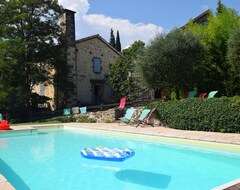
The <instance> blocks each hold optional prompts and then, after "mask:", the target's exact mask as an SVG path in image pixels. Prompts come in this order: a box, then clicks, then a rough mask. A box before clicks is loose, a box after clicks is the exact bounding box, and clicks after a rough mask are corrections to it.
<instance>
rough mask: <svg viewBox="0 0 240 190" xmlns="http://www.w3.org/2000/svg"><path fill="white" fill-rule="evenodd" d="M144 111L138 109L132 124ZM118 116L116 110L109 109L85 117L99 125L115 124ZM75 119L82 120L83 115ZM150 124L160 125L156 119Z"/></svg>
mask: <svg viewBox="0 0 240 190" xmlns="http://www.w3.org/2000/svg"><path fill="white" fill-rule="evenodd" d="M142 110H143V107H137V108H136V111H135V113H134V115H133V117H132V120H131V121H132V122H133V121H135V120H136V119H137V118H138V117H139V116H140V115H141V113H142ZM116 114H117V113H116V109H109V110H105V111H98V112H87V113H86V114H84V116H85V117H86V118H88V119H93V120H95V121H96V122H97V123H114V122H118V121H119V120H118V119H116ZM75 117H77V118H78V117H79V118H81V114H77V115H75ZM149 122H150V123H151V124H154V125H160V121H159V120H157V119H155V118H151V120H150V121H149Z"/></svg>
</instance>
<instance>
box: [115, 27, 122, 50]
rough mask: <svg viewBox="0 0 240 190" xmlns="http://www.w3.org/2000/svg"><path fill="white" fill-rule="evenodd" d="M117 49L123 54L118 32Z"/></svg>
mask: <svg viewBox="0 0 240 190" xmlns="http://www.w3.org/2000/svg"><path fill="white" fill-rule="evenodd" d="M115 49H116V50H117V51H118V52H121V50H122V47H121V42H120V35H119V31H117V36H116V46H115Z"/></svg>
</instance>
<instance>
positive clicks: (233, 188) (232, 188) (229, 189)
mask: <svg viewBox="0 0 240 190" xmlns="http://www.w3.org/2000/svg"><path fill="white" fill-rule="evenodd" d="M239 189H240V178H239V179H236V180H233V181H230V182H229V183H225V184H223V185H220V186H218V187H215V188H213V189H211V190H239Z"/></svg>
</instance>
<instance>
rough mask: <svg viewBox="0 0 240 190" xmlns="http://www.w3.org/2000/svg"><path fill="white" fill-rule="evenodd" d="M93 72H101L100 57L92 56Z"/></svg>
mask: <svg viewBox="0 0 240 190" xmlns="http://www.w3.org/2000/svg"><path fill="white" fill-rule="evenodd" d="M93 72H94V73H100V72H101V59H100V58H97V57H95V58H93Z"/></svg>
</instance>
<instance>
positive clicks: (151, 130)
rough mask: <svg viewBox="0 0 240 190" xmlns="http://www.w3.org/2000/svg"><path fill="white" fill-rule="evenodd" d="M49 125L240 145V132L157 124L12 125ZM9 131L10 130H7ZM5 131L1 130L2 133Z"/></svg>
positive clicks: (15, 127) (45, 125) (18, 128)
mask: <svg viewBox="0 0 240 190" xmlns="http://www.w3.org/2000/svg"><path fill="white" fill-rule="evenodd" d="M36 126H37V127H38V128H41V127H47V126H80V127H86V128H87V127H89V128H94V129H103V130H111V131H121V132H132V133H138V134H146V135H157V136H163V137H175V138H183V139H192V140H200V141H210V142H220V143H227V144H237V145H240V134H236V133H217V132H205V131H186V130H177V129H172V128H167V127H162V126H158V125H155V126H154V127H152V126H150V125H140V126H138V127H137V128H136V125H126V124H124V123H120V125H119V123H63V124H44V125H26V126H12V127H11V128H12V129H13V130H35V127H36ZM7 132H9V131H7ZM1 133H4V131H0V134H1Z"/></svg>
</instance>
